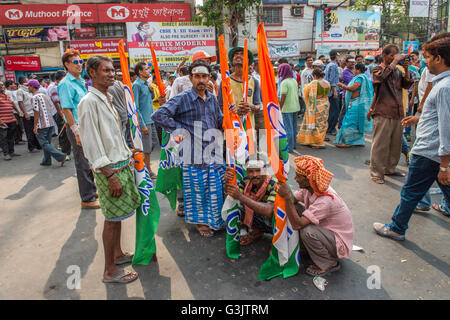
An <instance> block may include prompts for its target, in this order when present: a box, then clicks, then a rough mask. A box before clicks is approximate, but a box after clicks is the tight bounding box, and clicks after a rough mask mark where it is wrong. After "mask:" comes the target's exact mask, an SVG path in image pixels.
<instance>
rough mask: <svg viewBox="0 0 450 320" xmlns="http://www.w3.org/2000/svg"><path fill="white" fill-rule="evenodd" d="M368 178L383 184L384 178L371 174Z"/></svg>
mask: <svg viewBox="0 0 450 320" xmlns="http://www.w3.org/2000/svg"><path fill="white" fill-rule="evenodd" d="M370 179H372V181H373V182H375V183H378V184H384V180H383V179H382V178H380V177H378V176H371V177H370Z"/></svg>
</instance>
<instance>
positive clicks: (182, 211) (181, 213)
mask: <svg viewBox="0 0 450 320" xmlns="http://www.w3.org/2000/svg"><path fill="white" fill-rule="evenodd" d="M176 213H177V216H179V217H184V208H182V207H181V208H180V206H178V208H177V211H176Z"/></svg>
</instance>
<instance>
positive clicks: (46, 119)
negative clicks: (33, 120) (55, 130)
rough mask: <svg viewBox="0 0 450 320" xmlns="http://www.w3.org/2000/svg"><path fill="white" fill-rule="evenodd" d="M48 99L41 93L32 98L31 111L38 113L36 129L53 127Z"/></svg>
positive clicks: (53, 122) (53, 121)
mask: <svg viewBox="0 0 450 320" xmlns="http://www.w3.org/2000/svg"><path fill="white" fill-rule="evenodd" d="M49 100H50V98H49V97H48V96H47V95H45V94H43V93H40V92H39V93H36V94H35V95H34V96H33V110H34V111H37V112H39V119H38V122H37V128H38V129H44V128H49V127H53V126H54V125H55V120H53V117H52V114H51V110H50V101H49Z"/></svg>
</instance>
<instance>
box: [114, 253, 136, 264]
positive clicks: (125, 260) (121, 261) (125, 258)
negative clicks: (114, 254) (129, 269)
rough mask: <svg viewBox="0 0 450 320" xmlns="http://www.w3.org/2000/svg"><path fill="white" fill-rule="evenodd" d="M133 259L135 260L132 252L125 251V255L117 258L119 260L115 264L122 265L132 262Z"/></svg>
mask: <svg viewBox="0 0 450 320" xmlns="http://www.w3.org/2000/svg"><path fill="white" fill-rule="evenodd" d="M132 260H133V255H132V254H130V253H125V255H124V256H123V257H122V258H120V259H119V260H117V261H114V264H115V265H116V266H118V265H121V264H125V263H129V262H131V261H132Z"/></svg>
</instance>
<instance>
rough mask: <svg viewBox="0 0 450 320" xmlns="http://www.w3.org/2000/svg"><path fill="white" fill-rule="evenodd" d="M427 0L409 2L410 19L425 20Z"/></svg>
mask: <svg viewBox="0 0 450 320" xmlns="http://www.w3.org/2000/svg"><path fill="white" fill-rule="evenodd" d="M429 5H430V1H429V0H411V1H410V3H409V16H410V17H411V18H420V17H421V18H427V17H428V7H429Z"/></svg>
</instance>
